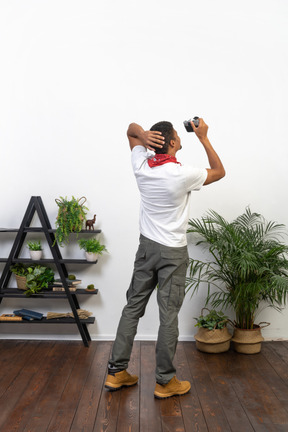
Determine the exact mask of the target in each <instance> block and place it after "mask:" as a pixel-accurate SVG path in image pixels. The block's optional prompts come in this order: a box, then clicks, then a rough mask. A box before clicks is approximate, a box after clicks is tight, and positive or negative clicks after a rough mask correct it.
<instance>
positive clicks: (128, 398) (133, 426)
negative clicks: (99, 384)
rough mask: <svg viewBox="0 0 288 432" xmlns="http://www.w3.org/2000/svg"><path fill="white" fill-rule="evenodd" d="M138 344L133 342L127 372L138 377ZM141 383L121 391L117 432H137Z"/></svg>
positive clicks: (139, 359)
mask: <svg viewBox="0 0 288 432" xmlns="http://www.w3.org/2000/svg"><path fill="white" fill-rule="evenodd" d="M140 353H141V351H140V342H134V345H133V350H132V353H131V359H130V362H129V368H128V371H129V373H131V374H132V375H137V376H138V377H139V375H140V361H141V358H140ZM140 386H141V383H140V384H139V383H138V384H137V385H135V386H133V387H131V388H126V389H123V390H121V399H120V405H119V413H118V421H117V432H127V431H131V432H132V431H133V432H139V409H140V407H139V404H140V401H139V392H140V390H139V389H140Z"/></svg>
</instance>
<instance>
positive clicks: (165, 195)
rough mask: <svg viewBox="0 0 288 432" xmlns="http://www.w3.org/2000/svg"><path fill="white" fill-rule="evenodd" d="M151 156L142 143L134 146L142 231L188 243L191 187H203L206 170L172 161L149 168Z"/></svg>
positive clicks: (162, 240) (167, 243) (169, 241)
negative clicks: (187, 232) (148, 159)
mask: <svg viewBox="0 0 288 432" xmlns="http://www.w3.org/2000/svg"><path fill="white" fill-rule="evenodd" d="M149 156H150V157H151V154H150V155H149V153H147V150H146V148H145V147H143V146H141V145H137V146H135V147H134V148H133V150H132V155H131V159H132V167H133V171H134V174H135V177H136V180H137V184H138V188H139V191H140V195H141V205H140V233H141V234H142V235H144V236H145V237H147V238H149V239H150V240H153V241H156V242H157V243H160V244H163V245H165V246H170V247H181V246H186V245H187V238H186V231H187V226H188V220H189V206H190V198H191V191H193V190H199V189H201V187H202V186H203V183H204V182H205V180H206V178H207V170H206V169H205V168H204V169H199V168H193V167H190V166H183V165H180V164H176V163H173V162H169V163H166V164H164V165H160V166H156V167H153V168H150V167H149V165H148V161H147V158H148V157H149Z"/></svg>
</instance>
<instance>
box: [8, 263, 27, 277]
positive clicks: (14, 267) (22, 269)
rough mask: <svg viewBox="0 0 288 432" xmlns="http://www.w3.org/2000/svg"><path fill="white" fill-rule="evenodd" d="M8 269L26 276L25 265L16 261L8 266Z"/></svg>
mask: <svg viewBox="0 0 288 432" xmlns="http://www.w3.org/2000/svg"><path fill="white" fill-rule="evenodd" d="M10 270H11V272H12V273H14V274H15V275H17V276H27V274H28V271H27V267H26V266H24V264H22V263H17V264H14V265H12V266H10Z"/></svg>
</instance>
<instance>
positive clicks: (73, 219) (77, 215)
mask: <svg viewBox="0 0 288 432" xmlns="http://www.w3.org/2000/svg"><path fill="white" fill-rule="evenodd" d="M82 199H84V197H82V198H79V199H76V198H74V196H72V199H71V200H68V199H67V197H65V198H63V197H60V200H58V199H57V200H56V202H57V205H58V206H59V209H58V215H57V218H56V223H55V225H56V232H55V242H56V241H57V242H58V244H59V246H63V245H64V244H67V243H69V235H70V233H72V232H74V233H79V232H80V231H81V230H82V227H83V223H84V221H85V220H86V214H87V212H86V211H88V208H87V207H85V206H84V202H85V201H86V198H85V201H84V202H82V203H80V201H81V200H82ZM55 242H54V244H55Z"/></svg>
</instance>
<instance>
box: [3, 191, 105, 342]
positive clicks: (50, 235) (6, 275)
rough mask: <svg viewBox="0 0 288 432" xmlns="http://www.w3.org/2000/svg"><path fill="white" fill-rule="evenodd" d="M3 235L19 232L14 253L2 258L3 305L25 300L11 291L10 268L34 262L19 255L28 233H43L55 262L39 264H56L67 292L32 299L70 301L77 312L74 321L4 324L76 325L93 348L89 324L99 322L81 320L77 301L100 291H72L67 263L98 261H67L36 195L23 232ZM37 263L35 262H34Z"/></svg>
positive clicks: (17, 292)
mask: <svg viewBox="0 0 288 432" xmlns="http://www.w3.org/2000/svg"><path fill="white" fill-rule="evenodd" d="M35 212H37V214H38V217H39V220H40V223H41V225H42V226H41V227H30V224H31V222H32V219H33V216H34V214H35ZM1 232H16V233H17V234H16V237H15V240H14V243H13V245H12V248H11V251H10V254H9V256H8V258H0V262H5V266H4V269H3V272H2V275H1V278H0V303H1V302H2V300H3V298H4V297H10V298H11V297H14V298H15V297H18V298H19V297H22V298H23V297H24V296H23V291H20V290H18V289H16V288H7V287H8V283H9V280H10V277H11V275H12V273H11V270H10V266H11V265H12V264H13V263H17V262H22V263H25V262H31V260H30V259H27V258H19V254H20V252H21V249H22V247H23V244H24V241H25V238H26V235H27V233H28V232H42V233H44V234H45V237H46V240H47V243H48V246H49V248H50V251H51V253H52V257H53V258H52V259H40V260H37V262H38V263H42V264H43V265H45V264H46V263H54V264H55V266H56V268H57V271H58V273H59V277H60V279H61V282H62V284H63V287H64V290H65V291H63V292H61V291H60V292H55V291H41V292H40V293H37V294H33V295H32V296H31V298H41V299H45V298H58V299H59V298H67V300H68V301H69V304H70V307H71V310H72V312H73V316H74V318H59V319H46V318H42V319H41V320H35V321H24V320H23V321H21V322H19V321H2V322H1V324H4V323H5V324H12V323H13V324H14V323H15V324H16V323H17V324H19V323H21V324H22V323H23V324H25V323H29V324H31V323H33V324H34V323H37V324H55V323H57V324H58V323H60V324H76V325H77V327H78V330H79V333H80V335H81V338H82V341H83V343H84V345H85V346H86V347H88V346H89V342H90V341H91V337H90V334H89V331H88V328H87V324H93V323H94V322H95V317H89V318H87V319H85V320H83V319H79V316H78V314H77V309H80V306H79V303H78V299H77V295H78V294H84V295H91V294H97V292H98V290H96V291H94V292H92V293H89V292H87V291H85V290H84V289H77V290H76V291H72V292H71V291H70V290H69V286H68V284H67V277H68V272H67V269H66V264H69V263H75V264H95V263H96V262H97V261H96V262H89V261H86V260H84V259H83V260H81V259H63V258H62V255H61V252H60V249H59V246H58V244H57V243H55V244H54V246H53V243H54V241H55V234H54V233H55V229H52V227H51V225H50V222H49V219H48V216H47V213H46V210H45V207H44V204H43V202H42V199H41V197H40V196H32V197H31V199H30V201H29V204H28V207H27V210H26V212H25V214H24V217H23V220H22V223H21V225H20V227H19V229H8V228H7V229H0V233H1ZM100 232H101V230H93V231H89V230H82V231H81V233H90V234H92V233H95V234H96V233H100ZM33 262H35V261H33Z"/></svg>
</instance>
